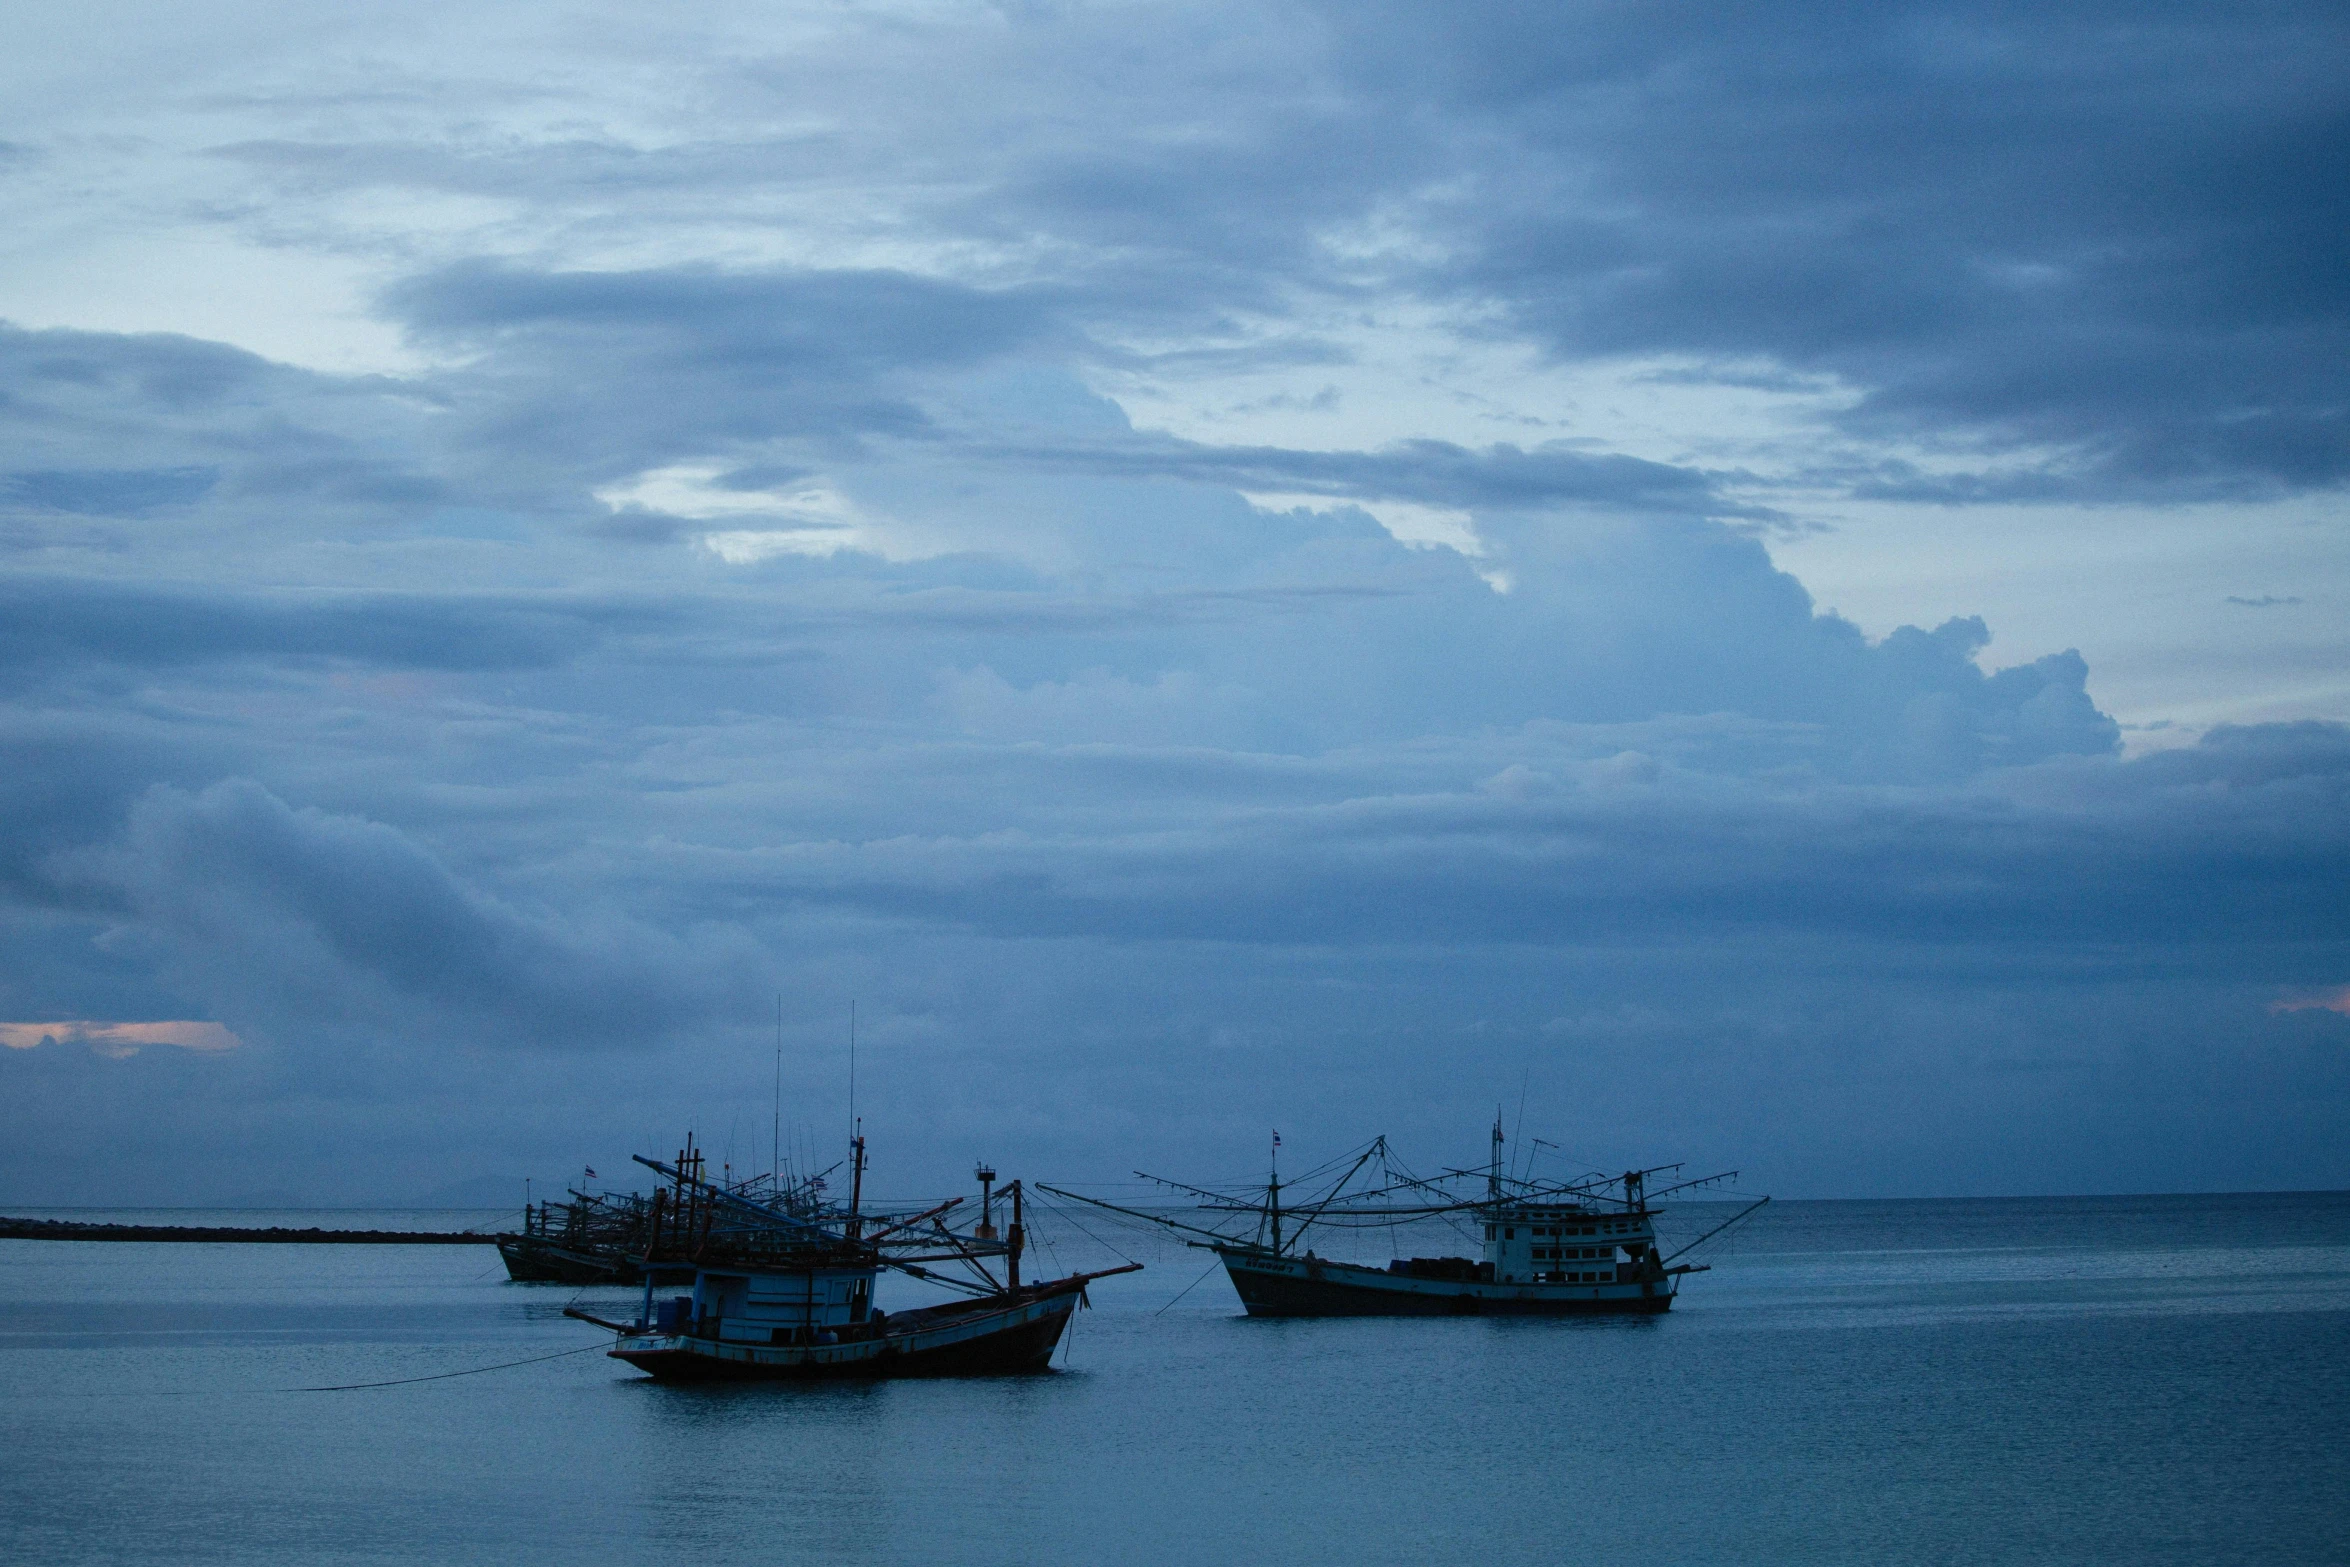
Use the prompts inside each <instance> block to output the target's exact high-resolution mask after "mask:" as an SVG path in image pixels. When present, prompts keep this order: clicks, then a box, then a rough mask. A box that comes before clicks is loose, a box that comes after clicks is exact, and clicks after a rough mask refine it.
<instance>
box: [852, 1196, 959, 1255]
mask: <svg viewBox="0 0 2350 1567" xmlns="http://www.w3.org/2000/svg"><path fill="white" fill-rule="evenodd" d="M962 1200H963V1199H962V1198H960V1197H949V1198H948V1199H947V1200H946V1201H945V1202H942V1203H940V1204H939V1205H938V1206H937V1207H935V1208H933V1209H931V1210H930V1211H929V1212H927V1213H918V1214H916V1215H914V1217H912V1218H911V1219H905V1220H901V1221H900V1222H899V1223H896V1224H893V1225H891V1226H890V1227H889V1228H888V1229H886V1230H875V1231H874V1232H873V1233H872V1234H871V1235H868V1236H866V1237H865V1243H866V1244H867V1245H868V1246H870V1245H874V1244H877V1243H878V1242H879V1241H880V1240H881V1238H882V1237H883V1236H884V1235H895V1234H897V1232H898V1231H900V1230H910V1229H912V1228H913V1227H914V1226H915V1225H917V1224H920V1223H921V1222H922V1221H923V1220H924V1219H934V1218H936V1217H938V1216H939V1215H940V1214H942V1213H944V1212H946V1211H947V1210H948V1209H949V1208H952V1207H954V1206H955V1205H956V1204H957V1203H960V1202H961V1201H962Z"/></svg>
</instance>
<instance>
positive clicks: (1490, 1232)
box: [1485, 1224, 1493, 1240]
mask: <svg viewBox="0 0 2350 1567" xmlns="http://www.w3.org/2000/svg"><path fill="white" fill-rule="evenodd" d="M1485 1238H1486V1239H1487V1240H1491V1239H1493V1226H1492V1225H1490V1224H1488V1225H1487V1226H1485Z"/></svg>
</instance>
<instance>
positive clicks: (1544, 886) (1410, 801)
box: [672, 724, 2350, 977]
mask: <svg viewBox="0 0 2350 1567" xmlns="http://www.w3.org/2000/svg"><path fill="white" fill-rule="evenodd" d="M672 872H673V874H675V875H677V876H679V877H680V878H682V879H686V880H700V879H703V878H709V879H711V880H712V881H729V880H735V879H737V878H740V879H741V880H742V884H743V886H744V888H745V890H746V891H748V890H750V889H751V888H756V889H758V891H759V892H761V893H762V894H764V895H766V896H769V897H774V898H781V899H787V900H791V901H794V902H802V903H807V904H810V905H815V906H821V907H834V908H840V909H844V910H857V911H862V912H864V913H868V914H872V915H876V916H880V917H883V918H888V919H905V920H914V921H919V922H935V923H939V924H944V925H952V926H956V927H960V928H965V929H969V930H972V931H975V932H980V933H985V934H989V935H994V936H1020V937H1039V936H1046V937H1068V936H1075V935H1080V934H1085V933H1092V934H1096V935H1101V936H1105V937H1109V938H1112V939H1116V940H1123V941H1145V942H1149V941H1169V940H1205V941H1221V942H1237V943H1243V944H1257V943H1263V944H1271V945H1305V946H1316V945H1337V946H1349V945H1356V944H1362V943H1380V944H1392V945H1396V946H1399V947H1413V946H1433V947H1439V948H1441V947H1446V946H1450V945H1453V944H1464V945H1470V946H1474V945H1481V944H1485V943H1492V942H1499V943H1505V944H1509V943H1525V944H1529V945H1533V946H1537V947H1559V948H1564V947H1588V946H1591V945H1594V944H1596V945H1600V946H1606V945H1611V944H1622V945H1628V946H1635V947H1647V946H1653V945H1656V944H1667V945H1671V946H1675V947H1679V946H1682V945H1684V944H1687V943H1691V942H1710V941H1720V940H1725V939H1737V938H1744V937H1748V936H1757V935H1763V934H1772V935H1775V936H1777V937H1795V938H1798V939H1808V940H1813V941H1827V942H1843V941H1866V942H1870V943H1892V944H1897V945H1898V944H1919V945H1920V946H1925V947H1935V946H1946V947H1951V948H1960V949H1964V948H1973V949H1978V950H1985V951H1989V950H1997V951H2001V952H2004V953H2006V954H2007V955H2008V956H2007V958H2006V959H2005V961H2009V962H2020V963H2024V964H2026V965H2027V966H2033V967H2037V966H2039V965H2041V964H2046V963H2051V962H2072V961H2078V959H2079V957H2080V956H2082V955H2088V958H2089V961H2090V962H2092V963H2093V964H2096V965H2101V966H2113V965H2119V966H2120V967H2122V968H2124V969H2135V968H2137V967H2140V966H2143V965H2150V964H2156V963H2162V964H2170V965H2177V964H2180V963H2186V964H2189V965H2191V966H2195V967H2198V968H2201V969H2204V970H2206V971H2208V970H2211V969H2213V968H2228V969H2233V970H2236V971H2239V972H2240V971H2241V970H2242V969H2243V967H2244V966H2245V965H2246V964H2248V963H2249V964H2251V965H2253V966H2255V967H2256V968H2257V969H2259V970H2262V971H2267V972H2270V973H2272V974H2274V975H2277V976H2279V977H2283V976H2285V975H2288V974H2290V973H2293V972H2296V971H2297V969H2298V966H2299V965H2304V964H2306V963H2307V962H2308V958H2309V955H2310V954H2311V953H2316V952H2327V953H2333V954H2337V955H2338V954H2341V953H2342V952H2344V951H2345V950H2350V894H2345V892H2344V891H2343V888H2344V887H2346V886H2350V729H2344V728H2343V727H2342V726H2339V725H2323V724H2305V725H2297V726H2273V727H2267V728H2255V729H2238V730H2224V731H2220V732H2217V733H2215V734H2214V735H2213V736H2212V738H2211V739H2210V740H2208V741H2207V742H2206V743H2205V744H2204V745H2203V746H2201V747H2198V748H2194V749H2191V750H2187V751H2182V752H2175V753H2165V754H2163V755H2160V756H2156V757H2150V758H2147V759H2144V760H2141V761H2137V762H2131V763H2112V762H2100V763H2087V764H2078V765H2075V766H2071V767H2056V768H2053V769H2039V770H2027V771H2024V772H2021V773H2016V774H2010V775H2005V776H2000V775H1993V776H1991V777H1987V778H1986V779H1984V780H1982V781H1981V782H1979V783H1977V784H1975V785H1972V786H1969V787H1964V788H1958V789H1949V788H1931V789H1884V788H1851V787H1829V788H1817V787H1802V788H1795V787H1788V788H1780V789H1761V790H1757V789H1756V788H1754V787H1753V786H1752V785H1750V784H1747V783H1743V782H1738V781H1734V780H1732V779H1731V778H1728V777H1725V776H1723V775H1720V774H1714V775H1706V774H1697V773H1691V772H1687V771H1683V770H1681V769H1677V768H1672V767H1668V766H1660V765H1659V764H1658V763H1657V762H1656V761H1655V760H1654V759H1653V758H1651V757H1648V756H1646V755H1643V754H1640V753H1623V754H1620V755H1618V756H1614V757H1602V758H1597V759H1594V760H1588V761H1581V762H1572V761H1568V762H1561V761H1552V762H1548V763H1545V764H1541V765H1537V766H1533V767H1529V766H1526V765H1523V764H1513V765H1512V766H1511V767H1509V768H1507V769H1504V770H1503V771H1502V772H1500V773H1498V774H1496V775H1494V776H1493V777H1491V778H1489V779H1486V780H1484V781H1483V783H1482V784H1481V785H1480V786H1479V787H1477V788H1473V789H1469V790H1461V791H1440V792H1429V793H1424V794H1415V795H1398V796H1387V797H1357V798H1346V799H1334V800H1329V801H1325V802H1314V803H1301V804H1297V805H1291V806H1283V807H1264V808H1259V809H1250V808H1248V807H1246V806H1238V807H1225V808H1222V809H1220V810H1218V811H1217V812H1215V813H1214V814H1213V815H1210V816H1206V817H1195V818H1192V819H1189V820H1187V821H1185V822H1184V823H1183V824H1182V825H1181V826H1180V827H1176V828H1172V829H1169V828H1164V827H1154V828H1153V829H1152V830H1150V831H1148V832H1146V833H1141V834H1136V835H1133V836H1123V835H1112V836H1098V837H1097V836H1092V835H1085V834H1072V833H1070V832H1067V831H1061V832H1055V833H1052V834H1050V835H1049V836H1034V835H1030V834H1019V835H1003V836H997V837H992V838H985V839H973V840H942V839H928V838H899V839H884V840H880V841H875V842H870V843H865V844H849V843H837V842H835V843H810V844H804V845H800V846H796V847H793V848H790V849H788V850H777V851H754V852H750V853H745V854H731V853H722V852H709V853H707V854H691V855H687V856H686V857H684V858H683V859H682V860H681V861H680V862H679V863H678V864H676V865H675V866H674V867H673V868H672Z"/></svg>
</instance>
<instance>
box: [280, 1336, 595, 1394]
mask: <svg viewBox="0 0 2350 1567" xmlns="http://www.w3.org/2000/svg"><path fill="white" fill-rule="evenodd" d="M603 1347H604V1346H603V1345H601V1344H585V1345H582V1346H581V1347H580V1348H578V1349H561V1350H557V1351H556V1352H555V1353H554V1354H552V1355H533V1356H531V1357H530V1358H529V1359H528V1360H506V1361H501V1362H499V1363H498V1364H497V1365H494V1366H470V1367H468V1368H467V1369H465V1370H463V1371H436V1372H434V1373H433V1374H432V1375H431V1376H429V1377H394V1378H392V1379H391V1380H390V1381H389V1382H344V1383H339V1384H337V1385H336V1386H333V1387H281V1388H279V1389H278V1391H279V1392H281V1393H356V1392H359V1391H361V1390H362V1389H365V1388H371V1387H406V1386H408V1385H409V1384H410V1383H412V1382H446V1381H448V1380H449V1378H451V1377H477V1376H480V1375H481V1374H482V1373H483V1372H485V1371H511V1370H513V1369H514V1368H515V1367H516V1366H535V1365H537V1364H538V1363H539V1362H540V1361H543V1360H562V1359H564V1358H566V1357H568V1356H571V1355H584V1354H587V1353H588V1352H589V1351H591V1350H598V1349H602V1348H603Z"/></svg>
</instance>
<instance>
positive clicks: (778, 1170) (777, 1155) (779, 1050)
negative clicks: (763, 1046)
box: [767, 990, 783, 1183]
mask: <svg viewBox="0 0 2350 1567" xmlns="http://www.w3.org/2000/svg"><path fill="white" fill-rule="evenodd" d="M767 1179H768V1180H769V1181H772V1182H777V1183H780V1182H781V1181H782V1180H783V992H782V991H780V990H779V991H777V992H776V993H775V1127H774V1130H773V1132H772V1133H771V1134H770V1141H769V1142H768V1144H767Z"/></svg>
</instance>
